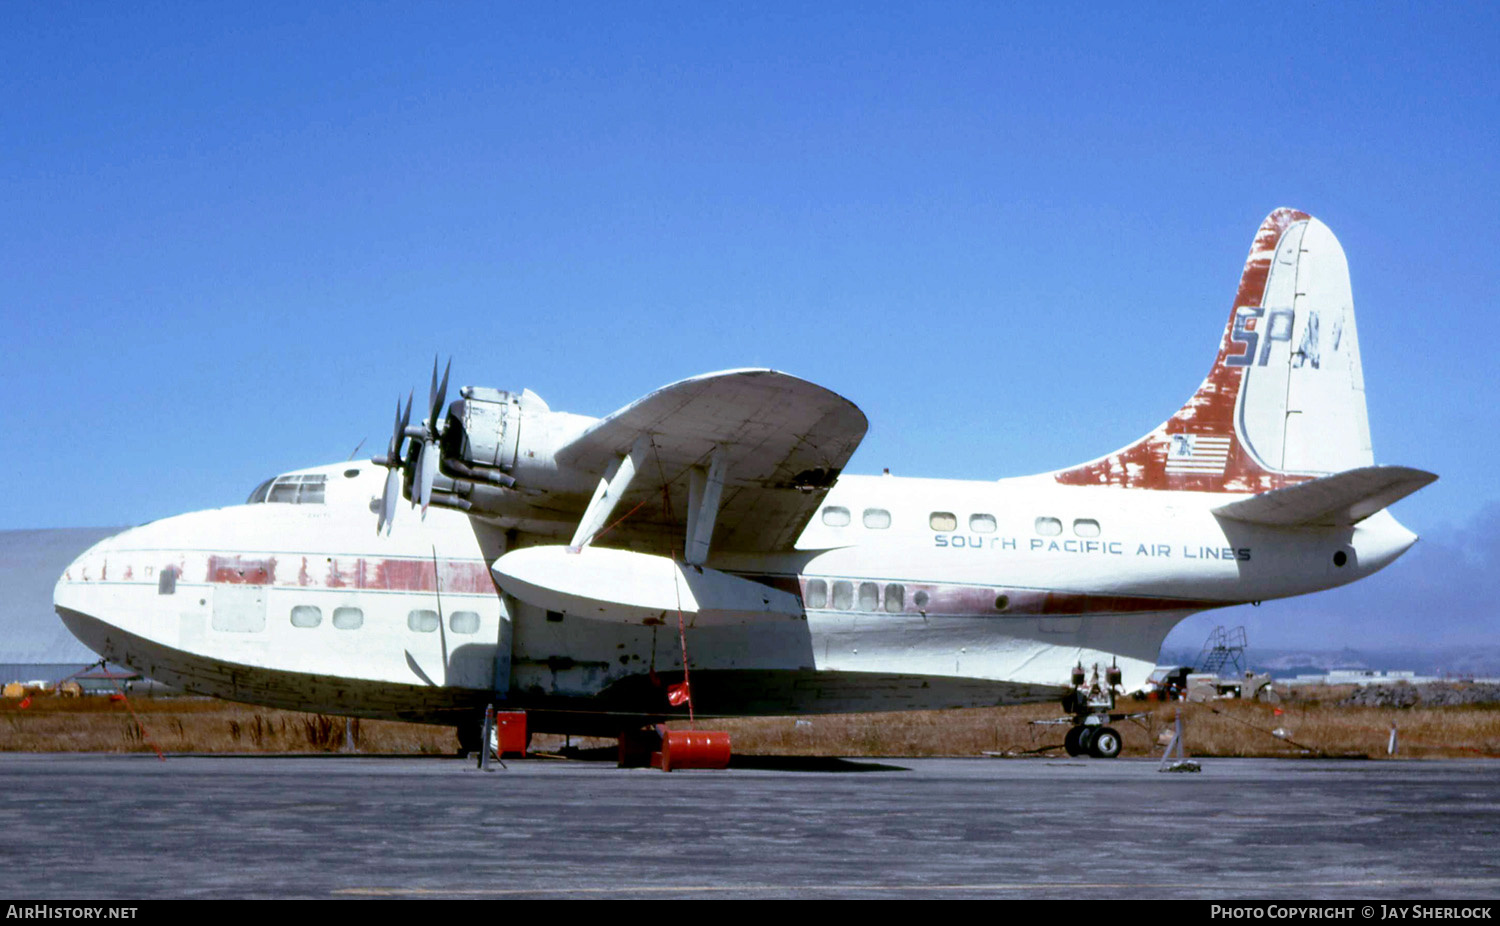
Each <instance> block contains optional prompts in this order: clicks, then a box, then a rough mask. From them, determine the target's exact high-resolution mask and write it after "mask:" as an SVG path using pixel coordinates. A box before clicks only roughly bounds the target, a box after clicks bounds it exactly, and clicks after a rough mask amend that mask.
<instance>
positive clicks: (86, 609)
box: [52, 531, 130, 656]
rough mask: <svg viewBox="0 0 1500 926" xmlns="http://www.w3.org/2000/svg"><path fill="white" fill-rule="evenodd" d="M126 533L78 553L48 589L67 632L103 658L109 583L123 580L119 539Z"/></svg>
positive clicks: (107, 635) (109, 616) (107, 638)
mask: <svg viewBox="0 0 1500 926" xmlns="http://www.w3.org/2000/svg"><path fill="white" fill-rule="evenodd" d="M129 533H130V532H129V531H125V532H123V533H120V534H115V535H113V536H111V537H106V538H104V539H103V540H100V541H99V542H98V543H95V544H94V545H93V546H91V547H89V548H88V549H87V550H84V551H83V552H82V553H80V554H79V555H78V556H77V558H75V559H74V560H73V561H72V562H71V563H69V564H68V566H67V568H65V569H64V570H63V573H62V575H60V576H58V578H57V583H56V584H55V585H54V586H53V588H52V607H53V609H54V610H55V611H56V612H57V616H58V617H59V618H60V619H61V620H62V622H63V625H64V626H66V627H67V628H68V631H69V632H70V633H72V634H73V636H75V637H77V638H78V639H79V641H80V642H82V643H83V645H85V646H87V647H88V648H89V649H91V650H93V651H94V652H96V653H99V654H100V655H103V656H108V655H110V653H109V652H108V650H109V648H110V633H109V631H110V624H109V623H108V622H109V621H110V620H112V619H113V618H114V617H115V615H114V614H112V613H111V612H112V611H113V610H114V609H113V608H112V607H111V604H112V602H111V600H110V597H109V595H110V589H111V588H113V587H117V586H112V585H111V583H112V582H116V583H118V582H120V581H121V580H127V579H128V578H129V577H128V576H127V575H126V574H125V569H126V568H128V567H127V566H126V565H124V564H122V562H121V560H120V558H119V555H118V554H120V553H121V552H122V547H121V543H122V538H125V536H126V535H127V534H129Z"/></svg>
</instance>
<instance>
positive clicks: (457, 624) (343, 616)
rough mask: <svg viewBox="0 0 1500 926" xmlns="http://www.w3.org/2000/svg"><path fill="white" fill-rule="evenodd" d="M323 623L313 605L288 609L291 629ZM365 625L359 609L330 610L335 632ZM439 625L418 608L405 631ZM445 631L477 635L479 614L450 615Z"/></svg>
mask: <svg viewBox="0 0 1500 926" xmlns="http://www.w3.org/2000/svg"><path fill="white" fill-rule="evenodd" d="M322 623H323V609H322V608H319V607H317V606H316V605H306V604H299V605H297V606H296V607H294V608H292V626H293V627H301V628H304V629H309V628H312V627H317V626H320V625H321V624H322ZM364 623H365V612H364V611H363V610H361V609H360V608H334V609H333V626H334V629H336V630H358V629H359V628H360V627H363V626H364ZM440 623H441V620H440V618H439V617H438V613H437V612H436V611H429V610H427V609H425V608H419V609H417V610H414V611H409V612H407V615H406V628H407V629H408V630H411V631H413V632H415V633H433V632H434V631H436V630H437V629H438V625H439V624H440ZM448 629H449V630H451V631H453V632H454V633H463V634H469V633H478V632H479V614H478V612H476V611H454V612H452V613H451V614H449V615H448Z"/></svg>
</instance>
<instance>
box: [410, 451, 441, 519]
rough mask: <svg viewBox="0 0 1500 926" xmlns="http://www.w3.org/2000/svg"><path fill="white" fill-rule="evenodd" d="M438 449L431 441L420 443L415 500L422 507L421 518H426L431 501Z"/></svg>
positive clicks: (435, 478)
mask: <svg viewBox="0 0 1500 926" xmlns="http://www.w3.org/2000/svg"><path fill="white" fill-rule="evenodd" d="M437 469H438V447H437V444H436V443H434V442H433V441H424V442H423V443H422V455H421V456H420V457H419V458H418V459H417V491H416V496H417V498H416V499H415V501H417V502H418V503H420V504H421V506H422V518H423V519H424V520H425V519H426V518H427V506H428V504H429V503H431V501H432V484H433V482H435V481H436V480H437Z"/></svg>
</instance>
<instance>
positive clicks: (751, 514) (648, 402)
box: [557, 370, 868, 562]
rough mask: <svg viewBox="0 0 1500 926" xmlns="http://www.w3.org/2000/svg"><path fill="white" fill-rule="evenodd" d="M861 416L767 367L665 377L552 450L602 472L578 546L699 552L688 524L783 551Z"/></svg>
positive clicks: (718, 541) (731, 542)
mask: <svg viewBox="0 0 1500 926" xmlns="http://www.w3.org/2000/svg"><path fill="white" fill-rule="evenodd" d="M867 427H868V422H867V420H866V419H865V415H864V413H863V412H861V411H860V410H859V409H858V408H857V407H856V406H855V405H854V403H852V402H850V401H849V400H848V399H845V398H844V397H842V396H840V395H838V394H836V393H833V392H830V391H829V390H827V389H824V388H823V387H821V386H817V385H814V384H812V383H809V382H807V381H805V380H801V379H798V378H797V377H795V376H788V375H787V374H785V373H778V372H776V371H775V370H728V371H725V372H722V373H709V374H706V375H704V376H696V377H693V378H692V379H685V380H682V381H681V382H677V383H673V384H672V385H670V386H665V387H663V388H661V389H658V390H657V391H655V392H653V393H651V394H650V395H647V396H646V397H644V398H642V399H640V400H638V401H636V402H633V403H631V404H630V405H627V406H626V407H624V408H622V409H620V410H619V411H617V412H615V413H614V414H612V415H610V416H609V417H607V418H604V419H602V420H600V421H599V422H598V423H597V424H595V425H593V426H592V427H590V428H589V429H588V430H587V431H585V432H584V433H583V434H582V435H581V436H580V437H578V438H577V439H576V440H574V441H572V442H571V443H569V444H568V445H567V446H565V447H563V448H562V449H560V450H559V451H558V452H557V461H558V463H559V464H560V465H563V466H576V467H578V468H580V469H584V470H587V471H591V472H603V473H604V474H605V478H604V480H602V481H601V483H600V489H599V491H597V492H596V493H595V497H594V501H593V502H592V503H591V504H590V506H589V511H588V512H587V513H585V515H584V518H583V523H582V524H581V525H580V535H579V536H576V537H575V545H576V544H577V543H578V542H579V540H580V538H581V539H582V540H583V542H588V541H589V540H590V539H592V540H593V542H595V543H597V544H598V545H600V546H606V547H621V548H627V549H636V550H645V551H648V552H655V553H670V552H674V551H675V552H677V553H679V554H680V553H681V552H682V551H683V550H684V548H685V545H686V549H687V550H688V561H689V562H694V561H700V562H701V559H697V560H695V558H694V556H693V553H692V551H693V549H694V543H693V540H694V538H693V535H694V533H695V532H696V533H697V534H698V535H699V536H698V537H697V540H698V543H699V544H700V545H701V547H702V549H703V550H704V551H705V552H706V549H707V547H708V546H709V543H710V541H711V543H712V547H713V549H715V550H738V551H752V550H753V551H765V552H773V551H782V550H790V549H791V548H792V545H793V544H794V543H796V540H797V537H798V536H799V535H800V534H801V533H802V529H803V528H804V527H805V526H806V525H807V522H808V520H809V519H810V518H811V517H812V515H813V512H815V511H817V509H818V505H819V504H820V503H821V502H822V500H823V497H824V496H825V495H826V494H827V492H828V489H829V487H831V486H832V485H833V483H834V480H835V479H837V478H838V475H839V473H840V471H842V470H843V468H844V464H846V463H847V462H848V461H849V457H850V456H852V455H853V454H854V450H855V448H857V447H858V446H859V442H860V440H861V439H862V438H863V437H864V435H865V430H866V428H867ZM622 473H623V474H624V475H625V477H626V478H624V479H623V480H622V481H617V480H618V477H619V476H620V475H621V474H622ZM611 484H612V486H613V487H611ZM601 511H602V514H601ZM611 519H612V520H611ZM616 522H617V523H616Z"/></svg>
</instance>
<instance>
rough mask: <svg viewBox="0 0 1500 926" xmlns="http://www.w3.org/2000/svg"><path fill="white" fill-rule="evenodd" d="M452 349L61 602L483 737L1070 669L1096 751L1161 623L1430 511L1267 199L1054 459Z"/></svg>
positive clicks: (794, 404)
mask: <svg viewBox="0 0 1500 926" xmlns="http://www.w3.org/2000/svg"><path fill="white" fill-rule="evenodd" d="M447 384H448V374H447V372H446V371H445V372H444V374H443V376H442V379H441V381H439V379H438V374H437V369H436V366H434V370H433V378H432V385H431V388H430V390H429V393H428V401H427V404H426V407H425V409H424V411H425V418H424V420H422V421H421V422H419V423H416V424H413V423H412V422H411V410H412V404H411V399H410V398H408V400H407V403H406V407H405V409H404V411H403V409H402V407H401V405H400V403H399V402H398V403H397V413H396V418H395V423H394V428H393V433H392V435H391V438H390V442H389V445H388V447H387V450H386V453H385V454H384V455H383V456H381V457H379V458H377V459H376V460H374V461H370V462H351V463H338V464H331V465H327V466H318V467H313V468H310V469H305V470H299V471H296V472H291V473H286V474H283V475H280V476H277V477H275V478H273V479H270V480H267V481H266V482H265V483H264V484H262V485H261V486H259V487H258V488H256V489H255V491H254V492H253V493H252V494H251V495H250V497H249V499H248V501H247V503H246V504H243V505H237V506H233V507H227V508H220V509H215V510H210V511H198V512H193V513H190V514H184V515H179V516H176V517H171V518H166V519H164V520H160V521H154V522H151V523H149V524H145V525H142V526H140V527H137V528H134V529H131V530H128V531H125V532H124V533H121V534H119V535H117V536H114V537H111V538H109V539H107V540H104V541H102V542H100V543H99V544H97V545H96V546H94V547H93V548H92V549H90V550H88V551H87V552H85V553H84V554H83V555H82V556H80V557H79V558H78V559H77V560H76V561H75V562H74V563H73V564H72V565H71V566H69V568H68V569H67V571H66V572H65V573H64V574H63V576H62V577H61V579H60V580H59V581H58V583H57V587H56V591H55V604H56V608H57V611H58V613H59V615H60V616H61V618H62V620H63V621H64V623H65V624H66V625H67V626H68V628H69V629H70V630H71V631H72V632H73V633H74V634H75V635H76V636H77V637H78V638H79V639H80V640H82V641H83V642H84V643H85V644H87V645H88V646H89V647H90V648H92V649H93V650H95V651H96V652H98V653H99V654H100V655H101V656H103V657H105V658H107V659H109V660H110V661H111V662H115V663H118V664H121V665H127V666H130V667H132V668H134V669H137V670H139V671H141V672H143V673H145V674H146V675H148V676H150V677H152V678H155V679H158V680H160V681H162V682H165V683H167V684H170V685H174V686H179V687H181V688H183V689H185V690H188V691H193V692H201V693H206V694H211V695H215V696H218V697H222V698H228V699H231V700H235V701H243V702H250V703H256V704H264V705H270V706H275V707H281V708H289V709H296V710H307V711H323V712H330V713H336V714H343V715H353V716H360V717H372V718H393V719H403V720H413V721H422V722H428V723H441V724H451V725H453V726H455V727H457V728H458V730H459V738H460V741H461V742H462V743H464V744H466V745H468V746H473V745H475V744H476V743H477V738H478V735H479V734H478V725H477V723H476V717H478V716H479V715H480V714H482V712H483V711H484V709H485V707H486V705H491V704H493V705H496V706H499V707H502V708H504V709H506V710H518V711H525V712H526V715H527V725H528V727H529V729H530V730H533V731H549V732H558V733H564V732H566V733H575V734H591V735H604V736H617V735H626V734H628V732H629V731H632V730H638V729H640V728H642V727H643V726H645V725H648V724H652V723H655V722H658V721H660V720H663V719H668V718H673V717H678V716H682V715H684V714H685V713H686V711H688V710H689V709H696V711H697V713H698V715H699V716H711V715H712V716H733V715H792V714H817V713H834V712H854V711H888V710H906V709H932V708H951V707H970V706H981V705H994V704H1006V703H1014V702H1022V701H1041V700H1051V699H1057V698H1063V699H1064V700H1065V703H1067V705H1068V706H1069V709H1070V710H1071V711H1073V712H1074V714H1075V718H1074V719H1075V722H1076V724H1077V726H1076V727H1075V728H1074V729H1073V731H1072V732H1070V734H1069V739H1068V745H1069V751H1070V752H1075V753H1079V752H1088V753H1091V754H1093V755H1096V756H1101V757H1108V756H1112V755H1114V754H1116V753H1118V751H1119V737H1118V734H1117V733H1115V732H1114V731H1113V730H1112V729H1111V728H1109V727H1108V726H1107V725H1105V723H1104V720H1105V719H1107V717H1106V716H1105V707H1107V706H1108V705H1105V707H1101V704H1104V703H1105V702H1101V701H1100V700H1099V698H1098V695H1099V694H1100V692H1101V690H1103V691H1104V693H1105V694H1106V695H1107V694H1108V693H1109V692H1110V691H1113V690H1118V689H1123V690H1132V689H1134V688H1138V687H1140V686H1141V685H1142V684H1143V683H1144V682H1145V680H1146V677H1147V675H1148V674H1149V673H1150V672H1151V670H1152V668H1153V665H1154V663H1155V660H1156V657H1157V654H1158V651H1159V649H1160V646H1161V643H1162V640H1163V639H1164V638H1165V637H1166V635H1167V633H1168V632H1169V631H1170V630H1171V629H1172V627H1173V626H1174V625H1176V624H1177V623H1178V622H1179V621H1181V620H1183V619H1184V618H1186V617H1188V616H1189V615H1191V614H1194V613H1196V612H1199V611H1202V610H1205V609H1208V608H1217V607H1225V606H1229V605H1236V604H1242V603H1246V602H1258V601H1263V600H1267V599H1273V598H1283V597H1287V596H1291V595H1300V594H1305V593H1308V592H1315V591H1319V590H1322V589H1328V588H1333V587H1335V586H1339V585H1344V584H1347V583H1349V582H1353V581H1355V580H1357V579H1360V578H1363V577H1365V576H1368V575H1370V574H1372V573H1374V572H1376V571H1378V570H1380V569H1382V568H1384V567H1385V566H1386V565H1388V564H1389V563H1391V562H1392V561H1393V560H1395V559H1396V558H1397V557H1398V556H1400V555H1401V554H1402V553H1403V552H1404V551H1405V550H1407V549H1408V548H1409V547H1410V546H1411V545H1412V543H1414V542H1415V540H1416V536H1415V535H1414V534H1412V533H1411V532H1410V531H1408V530H1406V529H1405V528H1403V527H1402V526H1401V525H1400V524H1399V523H1397V521H1396V519H1395V518H1394V517H1393V516H1392V515H1391V514H1390V512H1389V511H1387V510H1386V509H1387V506H1389V505H1390V504H1392V503H1393V502H1395V501H1397V500H1399V499H1401V498H1403V497H1405V496H1406V495H1408V494H1410V493H1412V492H1414V491H1416V490H1417V489H1420V488H1421V487H1423V486H1425V485H1427V484H1428V483H1430V482H1431V481H1433V480H1434V479H1436V478H1437V477H1436V476H1434V475H1432V474H1430V473H1427V472H1423V471H1421V470H1417V469H1411V468H1406V467H1399V466H1377V465H1375V462H1374V457H1373V453H1372V450H1371V442H1370V435H1369V426H1368V419H1367V415H1366V410H1365V393H1364V378H1363V373H1362V370H1361V365H1360V356H1359V345H1358V338H1357V336H1356V330H1355V321H1354V308H1353V299H1352V296H1351V290H1350V284H1349V275H1348V268H1347V265H1346V262H1345V257H1344V252H1343V249H1342V248H1341V247H1340V245H1339V243H1338V241H1337V240H1336V239H1335V238H1334V236H1333V234H1332V233H1331V232H1330V231H1329V229H1328V228H1327V227H1326V226H1325V225H1323V224H1322V223H1321V222H1319V221H1317V220H1316V219H1314V218H1311V217H1310V216H1308V215H1306V214H1304V213H1301V212H1297V211H1294V210H1290V209H1280V210H1277V211H1276V212H1274V213H1272V214H1271V215H1270V216H1269V217H1268V218H1267V219H1266V220H1265V222H1264V223H1263V224H1262V225H1261V226H1260V229H1259V230H1258V232H1257V233H1256V236H1255V240H1254V244H1253V245H1252V247H1251V251H1250V256H1249V258H1248V260H1247V262H1246V264H1245V268H1244V273H1243V275H1242V277H1241V280H1240V285H1239V290H1238V293H1237V294H1236V296H1235V300H1234V303H1233V306H1232V307H1231V311H1230V316H1229V320H1228V324H1227V325H1226V327H1225V330H1224V334H1223V337H1222V339H1221V341H1220V343H1219V348H1218V353H1217V356H1216V357H1215V359H1214V363H1213V366H1212V368H1211V369H1210V371H1209V374H1208V377H1207V378H1206V379H1205V380H1204V381H1203V383H1202V385H1200V386H1199V387H1198V390H1197V392H1196V393H1194V394H1193V396H1192V397H1191V398H1190V399H1189V400H1188V401H1187V403H1186V404H1185V405H1183V407H1182V408H1181V409H1180V410H1178V411H1177V412H1176V413H1175V414H1173V415H1172V416H1171V417H1169V418H1167V420H1166V421H1164V422H1163V423H1162V424H1161V425H1159V426H1158V427H1156V428H1155V429H1153V430H1152V431H1151V432H1150V433H1148V434H1147V435H1145V436H1144V437H1142V438H1141V439H1139V440H1137V441H1135V442H1134V443H1132V444H1130V445H1128V446H1126V447H1124V448H1122V449H1120V450H1117V451H1115V452H1113V453H1110V454H1108V455H1106V456H1103V457H1100V458H1098V459H1096V460H1093V461H1090V462H1086V463H1082V464H1080V465H1077V466H1072V467H1069V468H1067V469H1063V470H1060V471H1057V472H1051V473H1044V474H1040V475H1033V476H1025V477H1020V478H1009V479H1001V480H999V481H993V482H991V481H957V480H938V479H919V478H898V477H895V476H890V475H881V476H855V475H844V474H843V469H844V467H845V464H846V463H847V462H848V460H849V458H850V456H851V455H852V454H853V453H854V451H855V448H856V447H858V446H859V443H860V440H861V439H862V437H863V436H864V434H865V429H866V419H865V416H864V414H863V413H862V412H860V410H859V409H858V408H857V407H855V405H854V404H853V403H851V402H850V401H849V400H847V399H845V398H843V397H842V396H839V395H836V394H835V393H833V392H831V391H829V390H827V389H824V388H822V387H820V386H817V385H814V384H813V383H810V382H807V381H805V380H802V379H799V378H797V377H794V376H790V375H787V374H785V373H781V372H777V371H774V370H767V369H742V370H729V371H724V372H719V373H710V374H707V375H704V376H697V377H694V378H691V379H687V380H683V381H681V382H676V383H673V384H671V385H668V386H665V387H663V388H661V389H659V390H657V391H656V392H653V393H651V394H650V395H647V396H645V397H644V398H642V399H639V400H637V401H635V402H633V403H631V404H629V405H627V406H625V407H624V408H621V409H620V410H619V411H617V412H615V413H613V414H611V415H608V416H606V417H604V418H593V417H587V416H583V415H574V414H568V413H565V412H558V411H553V410H552V409H551V408H550V407H549V406H548V405H547V403H546V402H545V401H543V400H542V399H541V398H540V397H539V396H537V395H535V394H534V393H532V392H531V391H529V390H525V391H522V392H508V391H501V390H498V389H493V388H487V387H477V386H474V387H464V388H463V389H462V390H460V392H461V395H460V397H459V398H458V399H457V400H455V401H454V402H453V403H451V404H447V403H446V398H447V396H446V393H447ZM445 405H446V409H445ZM403 500H409V501H410V502H411V506H412V507H411V508H410V509H408V508H407V506H406V505H405V504H404V502H403ZM689 670H690V673H691V674H690V682H689V685H688V686H680V685H679V684H677V683H678V680H679V678H681V677H682V676H683V674H684V672H685V671H689ZM1086 674H1089V675H1090V677H1089V678H1088V679H1087V680H1085V675H1086ZM1101 675H1102V681H1101V679H1100V676H1101ZM689 686H690V687H689ZM684 698H686V699H688V703H687V704H683V703H681V702H682V701H683V700H684ZM1105 700H1106V701H1107V702H1108V703H1109V704H1112V699H1108V698H1106V699H1105Z"/></svg>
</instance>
